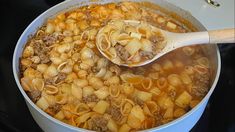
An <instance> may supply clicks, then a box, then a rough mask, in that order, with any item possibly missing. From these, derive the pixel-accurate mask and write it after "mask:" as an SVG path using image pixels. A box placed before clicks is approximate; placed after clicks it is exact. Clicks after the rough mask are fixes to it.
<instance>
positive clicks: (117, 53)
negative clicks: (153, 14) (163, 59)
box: [96, 20, 166, 67]
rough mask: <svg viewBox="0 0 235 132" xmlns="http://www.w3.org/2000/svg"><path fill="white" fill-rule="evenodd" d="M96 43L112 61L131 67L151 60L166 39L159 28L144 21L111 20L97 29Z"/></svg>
mask: <svg viewBox="0 0 235 132" xmlns="http://www.w3.org/2000/svg"><path fill="white" fill-rule="evenodd" d="M96 44H97V48H98V49H99V51H100V52H101V53H102V54H103V55H104V56H105V57H106V58H108V59H109V60H110V61H112V62H113V63H115V64H117V65H124V66H128V67H132V66H135V65H141V63H143V62H145V61H146V60H151V59H152V58H153V57H154V56H155V55H156V54H158V53H159V52H161V50H162V49H163V48H164V47H165V45H166V41H165V39H164V36H163V35H162V33H161V31H160V30H156V29H155V28H153V27H152V26H151V25H149V24H147V23H146V22H139V21H132V20H125V21H121V20H116V21H115V20H113V21H110V22H109V23H108V24H107V25H106V26H104V27H103V28H102V29H101V30H100V31H99V33H98V34H97V38H96Z"/></svg>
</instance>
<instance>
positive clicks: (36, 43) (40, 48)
mask: <svg viewBox="0 0 235 132" xmlns="http://www.w3.org/2000/svg"><path fill="white" fill-rule="evenodd" d="M32 43H33V44H32V45H33V48H34V51H35V54H36V55H37V56H39V58H40V60H41V63H48V62H50V59H49V55H48V52H49V48H48V47H47V46H46V45H45V44H44V43H43V42H42V41H40V40H32Z"/></svg>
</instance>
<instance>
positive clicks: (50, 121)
mask: <svg viewBox="0 0 235 132" xmlns="http://www.w3.org/2000/svg"><path fill="white" fill-rule="evenodd" d="M119 1H121V0H101V1H98V2H97V1H87V0H79V1H78V0H67V1H64V2H62V3H60V4H58V5H56V6H54V7H52V8H50V9H48V10H47V11H45V12H44V13H42V14H41V15H40V16H38V17H37V18H36V19H35V20H34V21H33V22H32V23H31V24H30V25H29V26H28V27H27V28H26V29H25V30H24V32H23V34H22V35H21V36H20V38H19V40H18V42H17V45H16V47H15V51H14V55H13V72H14V77H15V81H16V83H17V85H18V88H19V90H20V92H21V93H22V95H23V96H24V99H25V102H26V104H27V106H28V108H29V111H30V112H31V114H32V116H33V118H34V120H35V121H36V122H37V124H38V125H39V126H40V127H41V128H42V130H43V131H45V132H50V131H59V132H67V131H71V132H77V131H89V130H85V129H81V128H77V127H74V126H71V125H68V124H66V123H63V122H61V121H59V120H57V119H55V118H53V117H51V116H50V115H48V114H47V113H45V112H44V111H43V110H41V109H40V108H39V107H37V106H36V105H35V104H34V103H33V102H32V101H31V100H30V98H29V97H28V96H27V94H26V93H25V91H24V90H23V88H22V86H21V84H20V76H19V75H20V74H19V73H20V70H19V59H20V57H21V55H22V51H23V49H24V46H25V44H26V42H27V40H28V37H29V36H30V35H32V34H34V33H35V32H36V30H37V29H38V27H40V26H41V25H42V24H43V23H44V21H45V20H46V19H47V18H49V17H53V16H54V15H55V14H57V13H58V12H61V11H67V10H70V9H72V8H76V7H80V6H84V5H89V4H92V3H93V4H94V3H110V2H119ZM132 1H141V0H132ZM144 1H147V2H151V3H155V4H157V5H159V6H161V7H162V8H164V9H166V10H168V11H170V12H175V13H176V14H178V15H180V16H181V17H182V18H184V19H185V20H188V21H190V22H191V23H192V25H194V26H195V27H196V28H197V29H198V30H200V31H204V30H206V29H205V27H203V25H202V24H201V23H200V22H199V21H197V20H196V19H195V18H194V17H193V16H191V14H190V13H189V12H187V11H184V10H182V9H180V8H178V7H176V6H175V5H172V4H170V3H168V2H166V1H165V0H157V1H156V0H144ZM203 49H204V50H205V51H206V52H205V53H206V54H207V55H208V57H209V59H210V60H211V62H212V67H211V68H212V77H211V83H210V84H211V85H210V86H211V87H210V90H209V92H208V93H207V95H206V96H205V97H204V98H203V100H202V101H201V102H200V103H199V104H198V105H197V106H195V107H194V108H193V109H192V110H190V111H189V112H187V113H186V114H185V115H183V116H181V117H180V118H178V119H175V120H173V121H171V122H169V123H167V124H164V125H161V126H158V127H155V128H151V129H148V130H144V131H163V132H169V131H181V132H184V131H189V130H190V129H191V128H192V127H193V126H194V125H195V124H196V122H197V121H198V120H199V118H200V117H201V115H202V113H203V111H204V109H205V107H206V105H207V102H208V100H209V98H210V96H211V94H212V92H213V91H214V89H215V86H216V83H217V81H218V78H219V74H220V68H221V61H220V53H219V50H218V47H217V46H216V45H208V46H203Z"/></svg>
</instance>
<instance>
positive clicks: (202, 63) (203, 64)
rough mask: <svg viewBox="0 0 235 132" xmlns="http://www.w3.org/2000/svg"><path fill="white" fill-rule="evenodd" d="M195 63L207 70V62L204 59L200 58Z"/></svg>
mask: <svg viewBox="0 0 235 132" xmlns="http://www.w3.org/2000/svg"><path fill="white" fill-rule="evenodd" d="M196 61H197V63H198V64H199V65H201V66H204V67H206V68H209V60H208V59H207V58H206V57H201V58H199V59H197V60H196Z"/></svg>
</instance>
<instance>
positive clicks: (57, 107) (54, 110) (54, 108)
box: [47, 104, 61, 115]
mask: <svg viewBox="0 0 235 132" xmlns="http://www.w3.org/2000/svg"><path fill="white" fill-rule="evenodd" d="M60 110H61V105H59V104H55V105H52V106H49V107H48V109H47V113H49V114H51V115H55V114H56V113H58V112H59V111H60Z"/></svg>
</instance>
